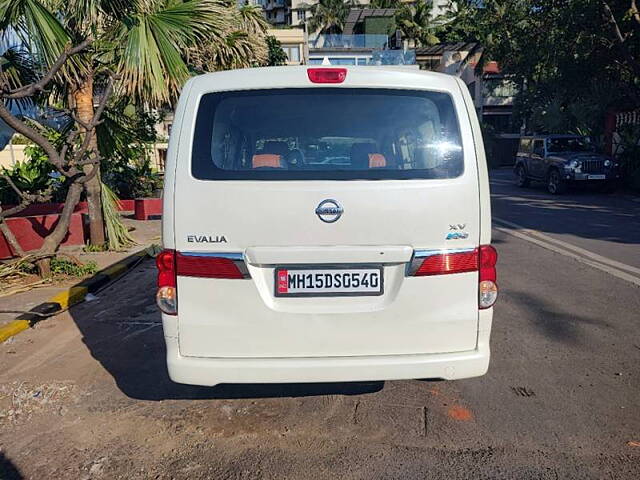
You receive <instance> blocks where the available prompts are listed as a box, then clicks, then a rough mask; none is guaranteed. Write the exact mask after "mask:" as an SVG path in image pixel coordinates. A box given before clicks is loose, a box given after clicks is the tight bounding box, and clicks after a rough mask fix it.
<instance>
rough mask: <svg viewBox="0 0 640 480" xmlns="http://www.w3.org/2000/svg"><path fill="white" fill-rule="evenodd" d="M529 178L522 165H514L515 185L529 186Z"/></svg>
mask: <svg viewBox="0 0 640 480" xmlns="http://www.w3.org/2000/svg"><path fill="white" fill-rule="evenodd" d="M529 183H530V181H529V178H528V177H527V171H526V170H525V169H524V167H523V166H522V165H518V166H517V167H516V185H517V186H518V187H520V188H525V187H528V186H529Z"/></svg>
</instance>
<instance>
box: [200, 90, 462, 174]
mask: <svg viewBox="0 0 640 480" xmlns="http://www.w3.org/2000/svg"><path fill="white" fill-rule="evenodd" d="M191 162H192V173H193V175H194V176H195V177H196V178H200V179H203V180H225V179H233V180H245V179H246V180H251V179H254V180H259V179H264V180H271V179H273V180H293V179H310V180H315V179H336V180H340V179H344V180H349V179H402V178H454V177H457V176H459V175H461V174H462V172H463V170H464V155H463V151H462V142H461V139H460V131H459V128H458V120H457V115H456V112H455V108H454V105H453V102H452V100H451V97H450V96H449V95H448V94H445V93H439V92H428V91H426V92H425V91H405V90H381V89H343V88H341V89H336V88H313V89H307V88H298V89H273V90H249V91H242V92H219V93H210V94H206V95H203V97H202V99H201V101H200V105H199V108H198V115H197V118H196V127H195V132H194V136H193V150H192V159H191Z"/></svg>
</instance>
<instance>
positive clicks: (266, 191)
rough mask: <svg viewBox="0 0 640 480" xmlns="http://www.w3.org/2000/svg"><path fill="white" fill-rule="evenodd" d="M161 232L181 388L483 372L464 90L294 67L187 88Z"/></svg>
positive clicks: (479, 148) (479, 218)
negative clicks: (184, 385) (187, 386)
mask: <svg viewBox="0 0 640 480" xmlns="http://www.w3.org/2000/svg"><path fill="white" fill-rule="evenodd" d="M162 233H163V243H164V250H163V251H162V252H161V253H160V254H159V255H158V256H157V259H156V261H157V266H158V269H159V273H158V292H157V303H158V305H159V307H160V309H161V310H162V312H163V313H162V321H163V328H164V336H165V340H166V346H167V364H168V370H169V375H170V377H171V379H172V380H173V381H175V382H179V383H186V384H195V385H215V384H218V383H271V382H334V381H371V380H393V379H416V378H438V379H459V378H466V377H474V376H479V375H483V374H484V373H485V372H486V371H487V368H488V364H489V333H490V329H491V320H492V315H493V312H492V310H493V308H492V306H493V304H494V302H495V300H496V297H497V289H498V287H497V285H496V260H497V254H496V251H495V250H494V248H493V247H492V246H491V245H490V242H491V215H490V205H489V185H488V176H487V167H486V161H485V153H484V149H483V145H482V136H481V133H480V127H479V124H478V120H477V117H476V113H475V110H474V106H473V101H472V99H471V97H470V95H469V93H468V91H467V87H466V86H465V85H464V83H462V82H461V81H460V80H459V79H458V78H456V77H453V76H447V75H443V74H437V73H430V72H421V71H419V70H412V69H408V68H402V67H394V68H388V67H348V68H325V67H318V68H315V67H314V68H310V67H305V66H301V67H275V68H256V69H248V70H234V71H226V72H219V73H211V74H206V75H202V76H198V77H194V78H192V79H191V80H189V81H188V82H187V83H186V85H185V86H184V89H183V91H182V94H181V96H180V100H179V102H178V106H177V109H176V112H175V120H174V123H173V129H172V132H171V139H170V142H169V150H168V154H167V162H166V171H165V185H164V213H163V219H162Z"/></svg>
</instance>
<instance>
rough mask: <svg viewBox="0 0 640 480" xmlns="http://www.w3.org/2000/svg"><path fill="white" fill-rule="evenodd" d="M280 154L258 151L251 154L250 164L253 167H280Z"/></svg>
mask: <svg viewBox="0 0 640 480" xmlns="http://www.w3.org/2000/svg"><path fill="white" fill-rule="evenodd" d="M280 158H281V157H280V155H276V154H275V153H259V154H257V155H254V156H253V159H252V165H253V168H260V167H271V168H282V164H281V163H280Z"/></svg>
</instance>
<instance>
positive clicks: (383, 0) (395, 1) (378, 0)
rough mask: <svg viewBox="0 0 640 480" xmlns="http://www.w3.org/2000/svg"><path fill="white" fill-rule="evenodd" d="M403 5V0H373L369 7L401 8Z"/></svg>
mask: <svg viewBox="0 0 640 480" xmlns="http://www.w3.org/2000/svg"><path fill="white" fill-rule="evenodd" d="M402 6H403V2H402V0H372V1H371V3H369V5H367V7H368V8H398V9H399V8H401V7H402Z"/></svg>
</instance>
